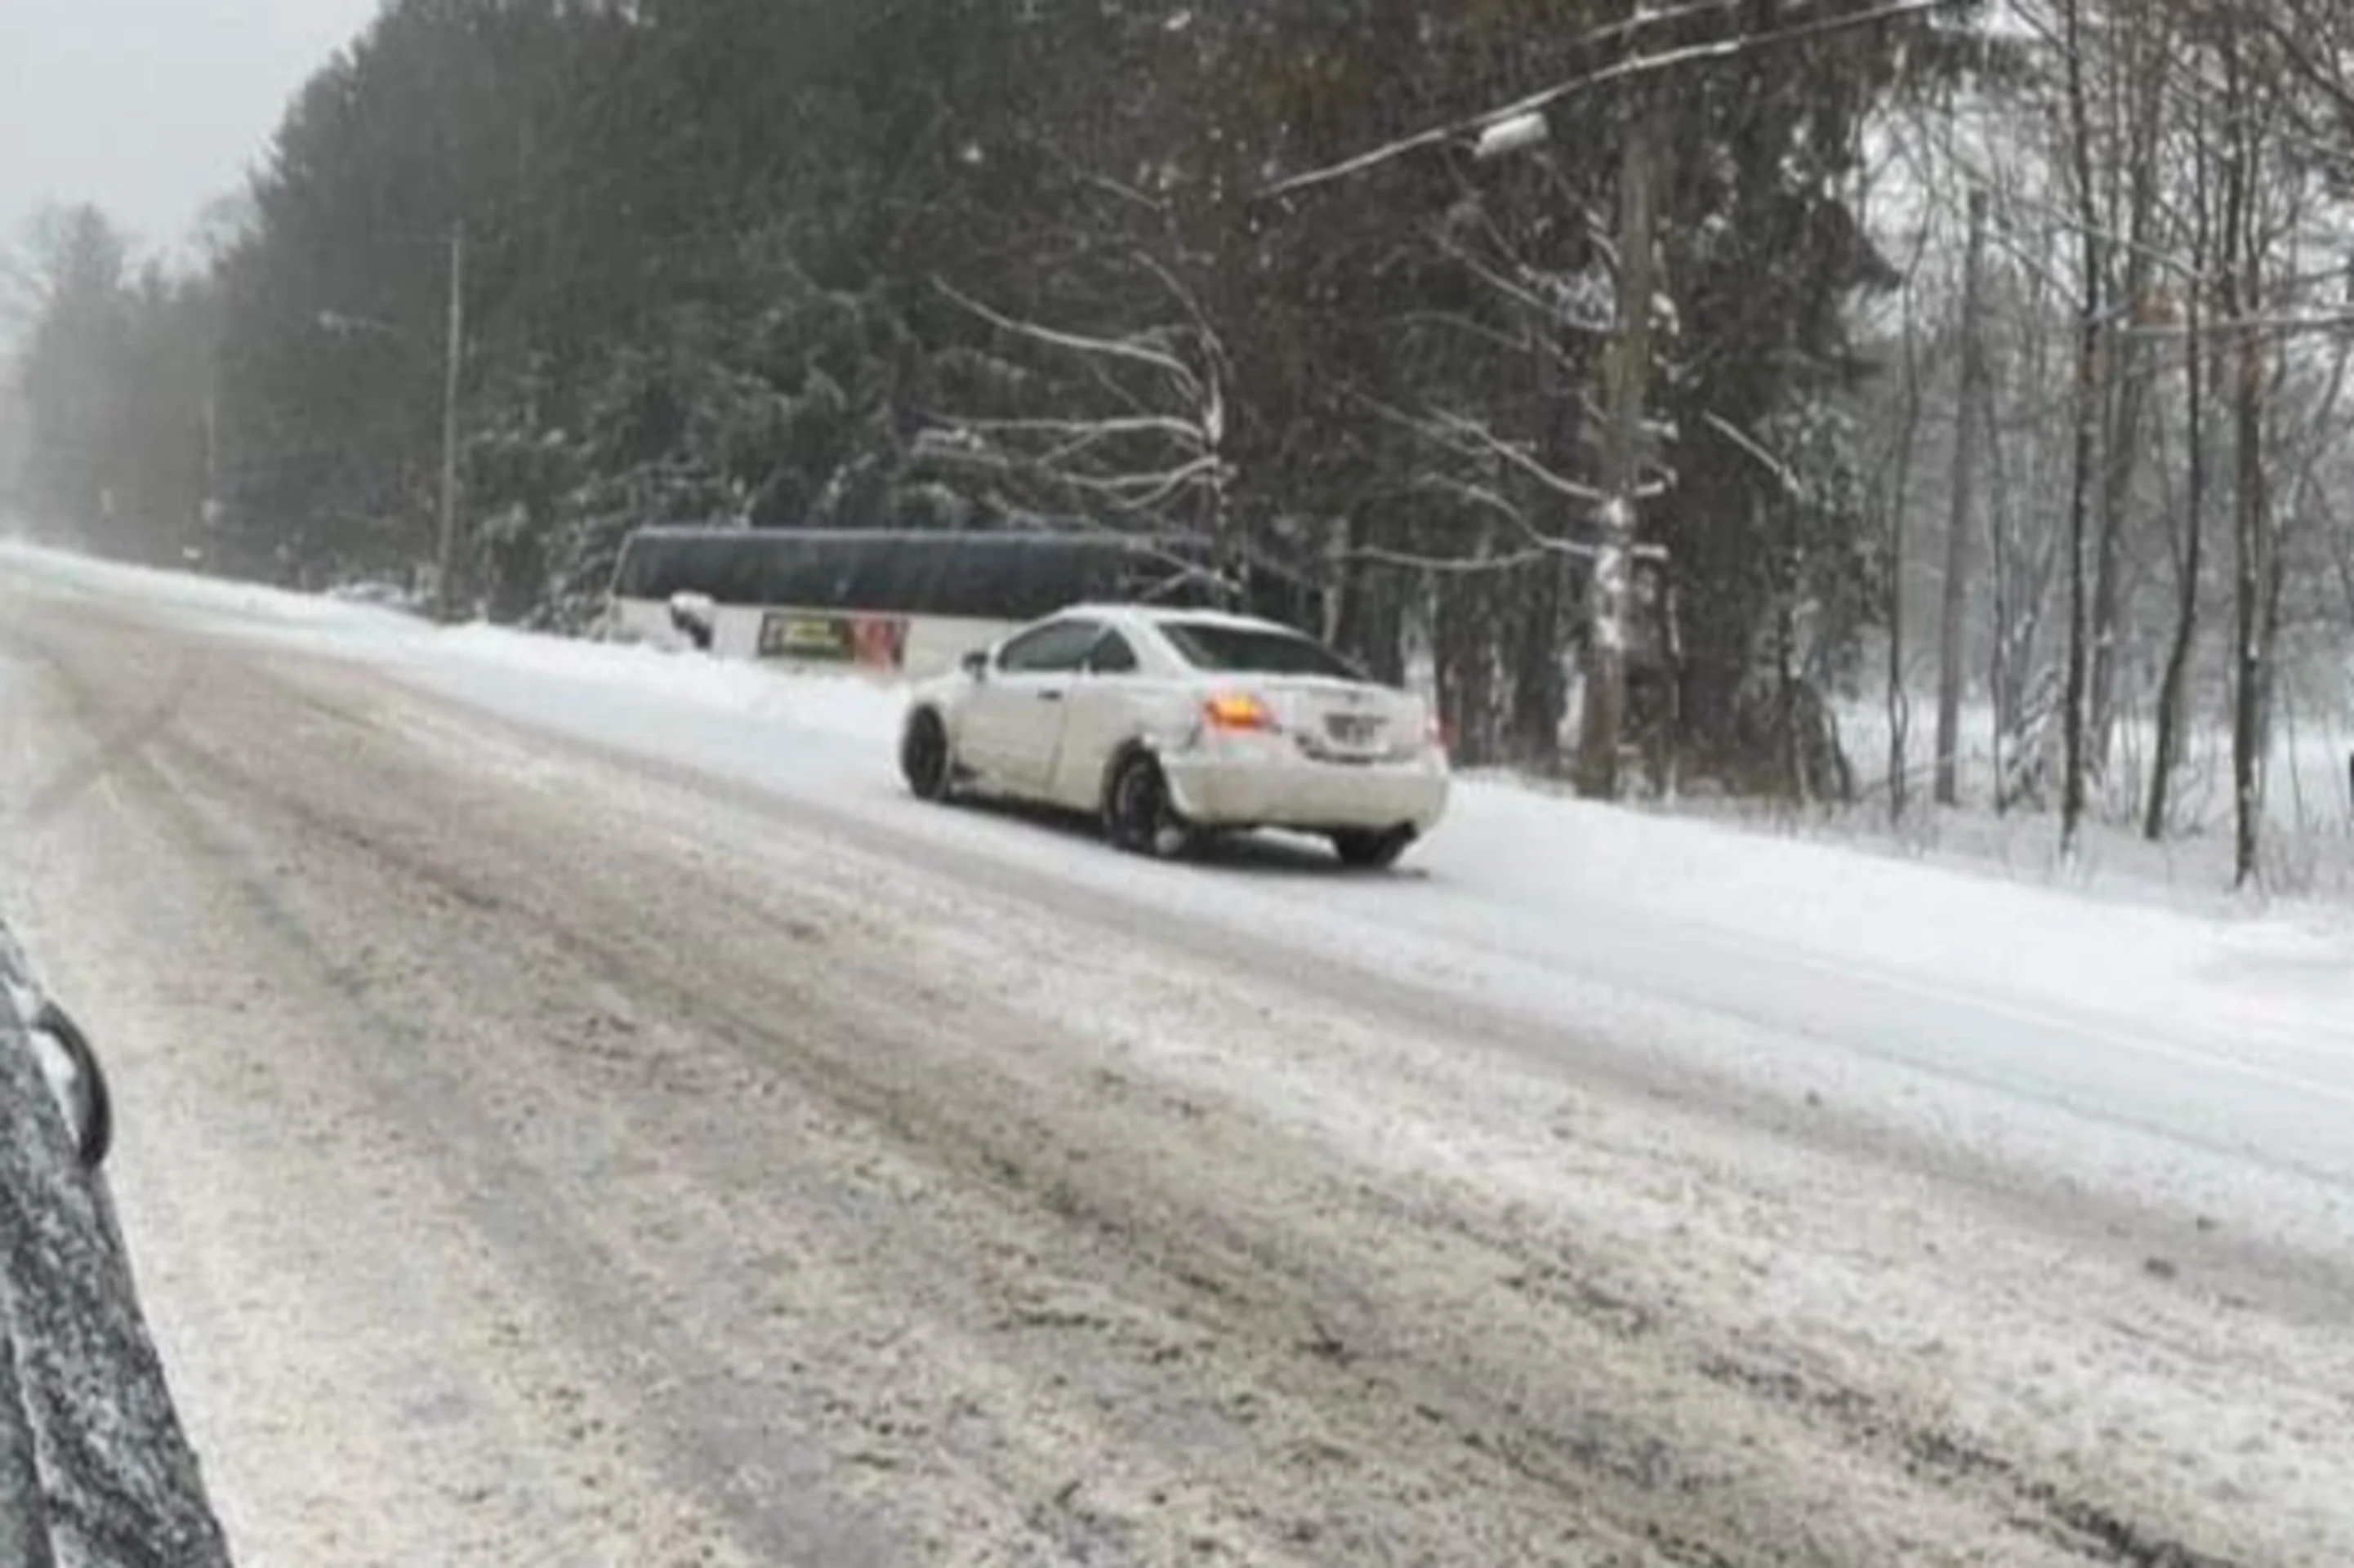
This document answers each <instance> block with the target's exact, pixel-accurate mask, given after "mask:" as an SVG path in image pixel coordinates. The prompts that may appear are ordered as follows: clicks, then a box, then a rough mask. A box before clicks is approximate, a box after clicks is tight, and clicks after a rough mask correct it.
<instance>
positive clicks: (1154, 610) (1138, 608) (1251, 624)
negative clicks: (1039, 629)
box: [1051, 603, 1307, 637]
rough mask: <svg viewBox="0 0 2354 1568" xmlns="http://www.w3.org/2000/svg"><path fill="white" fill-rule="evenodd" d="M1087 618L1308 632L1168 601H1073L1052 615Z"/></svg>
mask: <svg viewBox="0 0 2354 1568" xmlns="http://www.w3.org/2000/svg"><path fill="white" fill-rule="evenodd" d="M1066 617H1079V618H1089V619H1094V620H1129V621H1135V622H1140V623H1142V624H1144V625H1147V626H1166V625H1168V624H1169V623H1170V622H1172V621H1178V620H1182V621H1187V622H1190V623H1192V624H1193V625H1197V626H1225V627H1231V628H1233V629H1234V630H1237V631H1277V632H1281V633H1282V634H1283V635H1285V636H1287V637H1304V636H1306V635H1307V633H1305V632H1303V631H1301V630H1299V628H1298V627H1296V626H1286V625H1284V624H1283V623H1282V622H1281V621H1278V620H1262V619H1261V618H1259V617H1258V616H1255V615H1236V614H1235V613H1234V612H1232V611H1231V610H1224V609H1185V608H1184V607H1182V606H1181V605H1168V604H1110V603H1103V604H1075V605H1072V606H1070V607H1069V608H1068V609H1061V610H1057V611H1056V612H1055V615H1054V616H1053V617H1052V618H1051V619H1054V620H1063V619H1065V618H1066Z"/></svg>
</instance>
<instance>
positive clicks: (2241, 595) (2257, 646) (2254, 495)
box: [2232, 279, 2266, 887]
mask: <svg viewBox="0 0 2354 1568" xmlns="http://www.w3.org/2000/svg"><path fill="white" fill-rule="evenodd" d="M2249 281H2250V280H2247V279H2243V286H2242V288H2241V289H2240V290H2239V291H2237V292H2238V294H2239V300H2238V312H2239V313H2249V312H2252V311H2253V308H2254V301H2253V295H2254V293H2255V291H2254V290H2253V288H2251V287H2248V286H2246V285H2247V284H2248V282H2249ZM2237 374H2238V377H2239V387H2238V389H2237V392H2236V394H2235V397H2234V402H2235V408H2234V418H2233V432H2232V434H2233V440H2234V441H2235V443H2236V445H2237V448H2238V450H2237V451H2236V453H2235V454H2234V456H2235V460H2236V467H2237V494H2236V495H2235V496H2234V498H2233V499H2234V506H2233V527H2232V539H2233V545H2234V548H2233V560H2232V568H2233V583H2232V639H2233V646H2232V670H2233V678H2232V885H2234V886H2236V887H2245V886H2246V885H2248V884H2249V883H2251V882H2253V881H2254V880H2255V876H2256V857H2257V850H2258V847H2259V837H2260V829H2261V820H2260V813H2261V811H2262V810H2263V808H2264V684H2265V676H2264V642H2265V641H2266V640H2265V637H2264V627H2263V625H2262V624H2261V623H2262V620H2263V618H2264V579H2265V575H2266V565H2265V561H2264V534H2265V517H2264V513H2265V494H2264V356H2263V353H2262V350H2261V348H2260V346H2259V344H2258V341H2257V337H2256V334H2255V332H2254V330H2253V328H2251V327H2245V326H2243V327H2242V328H2241V330H2240V333H2239V362H2238V366H2237Z"/></svg>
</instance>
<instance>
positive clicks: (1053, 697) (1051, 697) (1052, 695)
mask: <svg viewBox="0 0 2354 1568" xmlns="http://www.w3.org/2000/svg"><path fill="white" fill-rule="evenodd" d="M1038 700H1039V701H1040V702H1042V703H1059V702H1061V701H1062V700H1063V694H1062V693H1060V692H1041V693H1039V694H1038Z"/></svg>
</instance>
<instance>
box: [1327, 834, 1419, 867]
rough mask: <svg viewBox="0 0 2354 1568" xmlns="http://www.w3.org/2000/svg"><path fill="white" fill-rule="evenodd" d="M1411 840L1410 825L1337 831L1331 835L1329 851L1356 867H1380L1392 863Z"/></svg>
mask: <svg viewBox="0 0 2354 1568" xmlns="http://www.w3.org/2000/svg"><path fill="white" fill-rule="evenodd" d="M1413 842H1414V830H1412V829H1411V828H1385V829H1383V830H1381V831H1380V832H1363V831H1359V832H1340V833H1334V834H1333V835H1332V853H1335V854H1337V855H1339V856H1340V857H1341V864H1342V865H1345V866H1348V867H1350V868H1352V870H1356V871H1382V870H1385V869H1387V868H1388V867H1390V866H1393V865H1395V864H1396V863H1397V861H1398V856H1400V855H1402V854H1404V853H1405V852H1406V846H1407V845H1409V844H1411V843H1413Z"/></svg>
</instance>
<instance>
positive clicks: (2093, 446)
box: [2060, 0, 2102, 856]
mask: <svg viewBox="0 0 2354 1568" xmlns="http://www.w3.org/2000/svg"><path fill="white" fill-rule="evenodd" d="M2067 47H2068V117H2069V126H2070V132H2071V136H2072V138H2073V141H2074V143H2075V146H2074V148H2073V152H2074V154H2075V165H2076V203H2077V218H2078V221H2079V224H2080V226H2081V232H2080V233H2079V235H2078V239H2079V245H2080V249H2081V251H2082V260H2083V277H2082V279H2081V281H2080V284H2079V287H2080V288H2081V289H2082V291H2083V297H2082V298H2081V300H2080V301H2079V302H2078V309H2079V315H2078V329H2077V344H2076V443H2075V452H2074V455H2073V460H2072V461H2071V465H2070V475H2069V494H2068V694H2067V700H2066V711H2065V714H2064V715H2063V717H2062V746H2063V747H2064V748H2065V751H2066V758H2065V762H2064V767H2065V769H2066V777H2065V778H2063V779H2062V780H2061V786H2060V848H2061V853H2062V855H2063V856H2073V855H2074V853H2076V845H2077V837H2078V834H2079V833H2080V832H2082V830H2083V827H2084V696H2085V683H2086V675H2087V673H2088V672H2087V669H2086V659H2085V653H2086V649H2085V645H2084V644H2085V635H2084V634H2085V603H2084V599H2085V592H2084V589H2085V582H2084V530H2085V524H2086V523H2087V522H2088V521H2089V518H2088V515H2087V514H2089V513H2090V511H2091V510H2092V481H2093V464H2094V459H2095V456H2096V453H2097V450H2098V446H2099V436H2100V431H2099V422H2100V407H2099V403H2098V398H2097V396H2096V395H2097V393H2098V391H2099V387H2100V355H2101V335H2102V328H2101V241H2100V229H2099V218H2100V214H2099V212H2098V210H2097V206H2096V203H2095V202H2094V195H2093V147H2092V126H2091V117H2090V115H2089V113H2088V112H2087V109H2086V105H2085V98H2084V17H2083V0H2068V6H2067Z"/></svg>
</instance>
